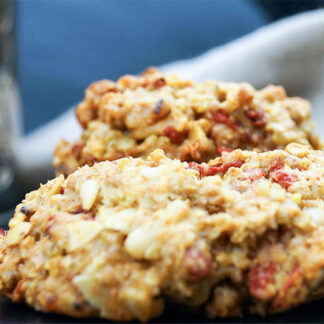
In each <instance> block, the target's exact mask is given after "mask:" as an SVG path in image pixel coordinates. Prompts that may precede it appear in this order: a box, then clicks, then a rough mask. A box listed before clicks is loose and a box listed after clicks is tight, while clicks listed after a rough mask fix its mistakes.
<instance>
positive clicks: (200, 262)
mask: <svg viewBox="0 0 324 324" xmlns="http://www.w3.org/2000/svg"><path fill="white" fill-rule="evenodd" d="M181 265H182V267H183V270H184V273H185V275H186V277H187V278H188V280H190V281H197V280H200V279H202V278H204V277H207V276H208V275H209V274H210V273H211V270H212V265H213V263H212V258H211V256H210V254H209V253H207V252H203V251H201V250H199V249H198V248H196V247H193V246H191V247H188V248H187V249H186V252H185V255H184V257H183V260H182V263H181Z"/></svg>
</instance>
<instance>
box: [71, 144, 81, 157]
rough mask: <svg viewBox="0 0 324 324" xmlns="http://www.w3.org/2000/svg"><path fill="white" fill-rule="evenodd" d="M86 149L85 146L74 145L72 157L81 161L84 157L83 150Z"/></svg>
mask: <svg viewBox="0 0 324 324" xmlns="http://www.w3.org/2000/svg"><path fill="white" fill-rule="evenodd" d="M83 148H84V144H82V143H77V144H74V145H73V146H72V148H71V152H72V155H73V156H74V157H75V158H76V159H77V160H80V159H81V156H82V150H83Z"/></svg>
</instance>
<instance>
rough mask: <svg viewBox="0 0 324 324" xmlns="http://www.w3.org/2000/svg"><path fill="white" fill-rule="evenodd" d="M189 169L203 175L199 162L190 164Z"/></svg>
mask: <svg viewBox="0 0 324 324" xmlns="http://www.w3.org/2000/svg"><path fill="white" fill-rule="evenodd" d="M188 168H189V169H194V170H197V171H198V172H199V174H200V175H201V170H202V166H201V165H200V164H199V163H197V162H190V163H189V164H188Z"/></svg>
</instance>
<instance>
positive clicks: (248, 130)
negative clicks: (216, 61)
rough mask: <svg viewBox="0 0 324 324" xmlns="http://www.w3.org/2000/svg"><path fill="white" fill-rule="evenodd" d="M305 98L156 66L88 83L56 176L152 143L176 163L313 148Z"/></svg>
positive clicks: (140, 153) (139, 151)
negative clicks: (75, 131) (292, 146)
mask: <svg viewBox="0 0 324 324" xmlns="http://www.w3.org/2000/svg"><path fill="white" fill-rule="evenodd" d="M310 113H311V108H310V104H309V102H308V101H306V100H304V99H302V98H298V97H292V98H289V97H287V95H286V93H285V90H284V89H283V88H282V87H280V86H273V85H269V86H267V87H265V88H264V89H261V90H255V89H254V88H253V87H252V86H251V85H250V84H248V83H230V82H216V81H206V82H204V83H194V82H193V81H190V80H182V79H180V78H178V77H176V76H172V75H164V74H163V73H162V72H160V71H159V70H157V69H154V68H151V69H148V70H146V71H145V72H144V73H143V74H141V75H140V76H131V75H126V76H124V77H121V78H120V79H119V80H118V81H117V82H112V81H108V80H103V81H98V82H95V83H93V84H91V85H90V86H89V88H88V89H87V90H86V92H85V98H84V100H83V101H82V102H81V103H80V104H79V105H78V106H77V108H76V116H77V118H78V120H79V122H80V124H81V125H82V127H83V133H82V136H81V138H80V139H79V140H78V141H76V142H75V143H68V142H67V141H65V140H62V141H61V142H60V143H59V144H58V146H57V147H56V149H55V154H54V155H55V157H54V166H55V168H56V171H57V174H61V173H62V174H64V175H68V174H69V173H71V172H73V171H74V170H76V169H77V168H78V167H79V166H82V165H85V164H88V165H93V164H94V163H95V162H98V161H105V160H115V159H118V158H121V157H126V156H132V157H144V158H145V157H147V156H148V154H150V153H151V152H152V151H153V150H154V149H157V148H160V149H163V150H164V152H165V154H166V156H168V157H169V158H176V159H180V160H182V161H195V162H199V163H200V162H208V161H209V160H210V159H213V158H215V157H217V156H220V155H221V153H222V152H223V151H226V152H230V151H232V150H233V149H238V148H239V149H246V150H256V151H259V152H262V151H269V150H273V149H284V148H285V147H286V145H288V144H289V143H293V142H296V143H300V144H305V145H310V146H311V147H312V148H314V149H321V148H322V147H323V146H322V143H321V142H320V141H319V139H318V138H317V137H316V136H315V135H314V134H313V133H312V129H313V127H314V125H313V123H312V121H311V120H310Z"/></svg>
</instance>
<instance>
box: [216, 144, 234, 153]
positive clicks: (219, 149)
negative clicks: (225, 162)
mask: <svg viewBox="0 0 324 324" xmlns="http://www.w3.org/2000/svg"><path fill="white" fill-rule="evenodd" d="M232 151H233V150H232V149H230V148H229V147H225V146H218V147H217V148H216V152H217V153H218V154H219V155H222V153H223V152H229V153H230V152H232Z"/></svg>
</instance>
